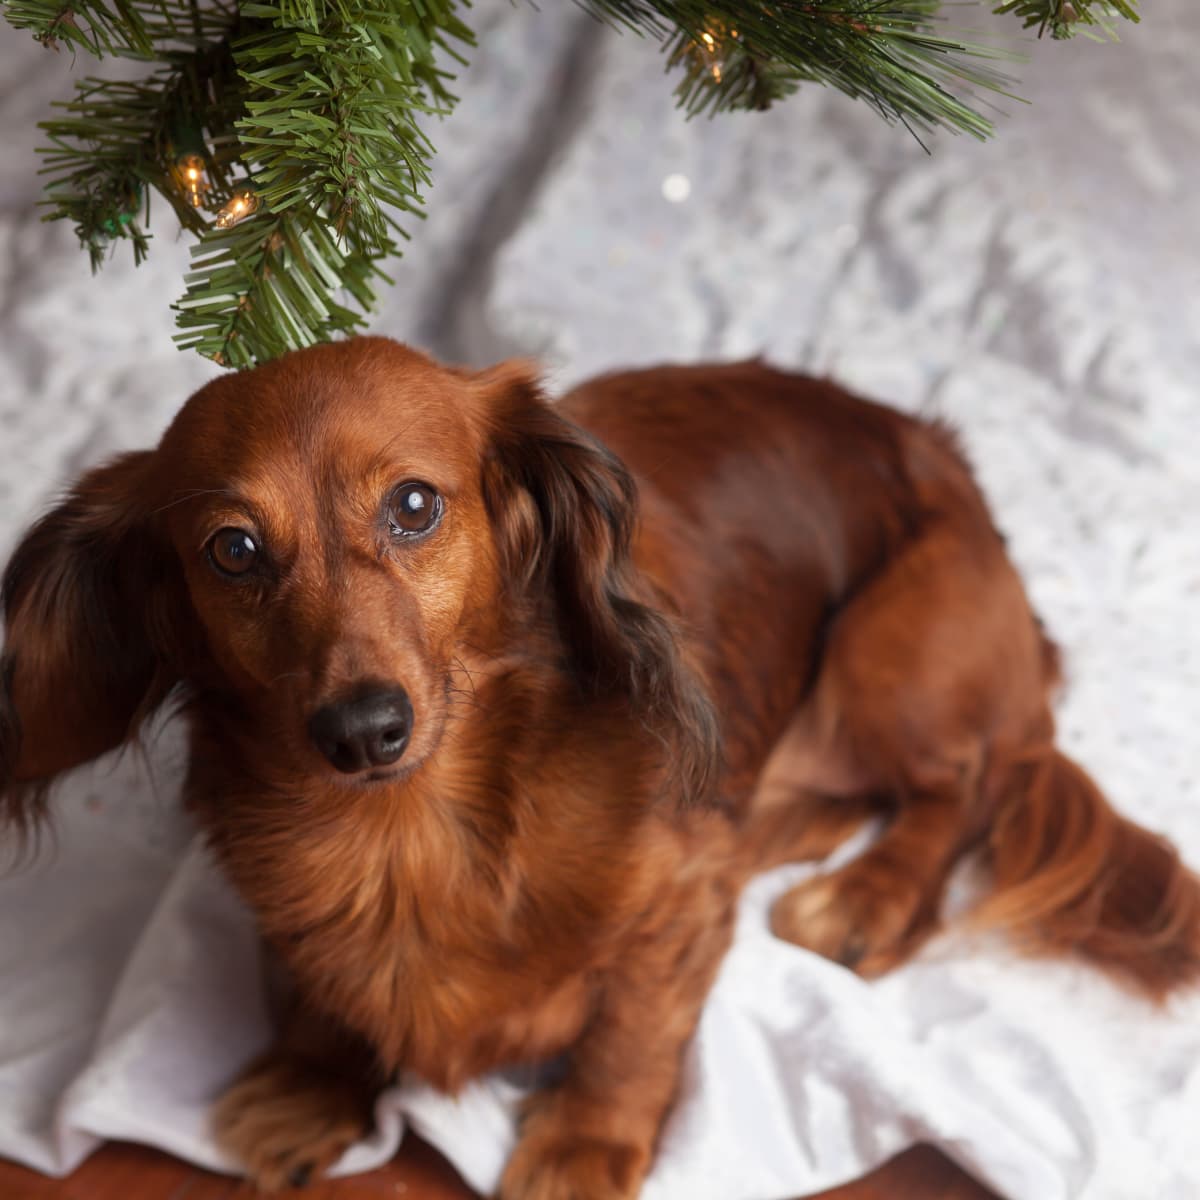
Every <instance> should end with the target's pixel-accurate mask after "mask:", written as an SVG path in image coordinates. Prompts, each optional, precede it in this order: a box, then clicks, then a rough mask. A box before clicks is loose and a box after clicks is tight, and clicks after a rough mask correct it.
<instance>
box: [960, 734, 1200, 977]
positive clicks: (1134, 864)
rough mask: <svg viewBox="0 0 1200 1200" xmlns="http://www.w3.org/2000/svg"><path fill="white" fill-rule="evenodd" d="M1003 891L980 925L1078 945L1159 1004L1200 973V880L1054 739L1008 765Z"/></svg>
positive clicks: (1000, 822)
mask: <svg viewBox="0 0 1200 1200" xmlns="http://www.w3.org/2000/svg"><path fill="white" fill-rule="evenodd" d="M997 792H998V807H997V810H996V818H995V821H994V822H993V825H992V828H991V831H990V834H989V839H988V840H989V851H990V859H991V866H992V873H993V881H994V894H993V895H991V896H990V897H989V898H988V899H986V900H985V901H984V902H983V903H982V905H981V906H980V907H979V908H978V909H977V910H976V912H975V913H974V915H973V917H972V919H971V923H972V924H974V925H975V926H976V927H979V926H986V927H994V928H1003V929H1005V930H1007V931H1009V932H1011V933H1013V934H1015V935H1016V937H1017V938H1018V940H1019V942H1020V943H1023V944H1024V945H1025V946H1026V947H1027V948H1029V949H1030V950H1033V951H1035V952H1047V953H1064V952H1074V953H1077V954H1079V955H1081V956H1083V957H1084V958H1086V959H1089V960H1090V961H1092V962H1093V963H1094V964H1095V965H1097V966H1098V967H1100V968H1101V969H1103V970H1105V971H1106V972H1108V973H1109V974H1110V975H1112V976H1113V977H1115V978H1117V979H1119V980H1122V981H1124V982H1126V983H1129V984H1133V985H1134V986H1135V987H1136V988H1137V989H1138V990H1140V991H1142V992H1144V993H1147V994H1149V995H1150V996H1151V997H1153V998H1155V999H1162V998H1163V997H1165V996H1166V994H1167V993H1168V992H1170V991H1171V990H1172V989H1174V988H1177V987H1180V986H1182V985H1184V984H1187V983H1190V982H1194V981H1196V980H1198V979H1200V879H1198V878H1197V877H1196V876H1195V875H1194V874H1193V873H1192V872H1191V871H1189V870H1188V869H1187V868H1186V867H1185V866H1184V865H1183V863H1182V862H1181V861H1180V859H1179V855H1178V854H1177V853H1176V851H1175V850H1174V848H1173V847H1172V846H1171V845H1170V844H1169V843H1168V842H1166V841H1165V840H1164V839H1162V838H1160V837H1156V836H1155V835H1154V834H1152V833H1150V832H1148V831H1147V830H1145V829H1142V828H1141V827H1140V826H1138V825H1135V824H1134V823H1133V822H1132V821H1129V820H1126V819H1125V818H1124V817H1122V816H1120V815H1119V814H1118V813H1116V812H1115V811H1114V810H1113V809H1112V807H1111V806H1110V805H1109V803H1108V801H1107V800H1106V799H1105V797H1104V796H1103V794H1102V793H1101V791H1100V789H1099V788H1098V787H1097V786H1096V784H1095V783H1094V782H1093V781H1092V779H1091V778H1090V776H1089V775H1088V774H1087V772H1086V771H1084V770H1083V768H1082V767H1080V766H1079V765H1078V764H1076V763H1074V762H1072V761H1071V759H1069V758H1067V757H1066V755H1064V754H1062V753H1060V752H1059V751H1058V750H1056V749H1055V748H1054V747H1053V746H1049V745H1047V746H1045V747H1042V748H1039V749H1037V750H1036V751H1030V752H1028V753H1026V754H1024V755H1022V756H1020V757H1019V758H1016V759H1014V760H1011V761H1010V762H1008V763H1006V764H1004V765H1003V766H1002V767H1000V768H999V770H998V774H997Z"/></svg>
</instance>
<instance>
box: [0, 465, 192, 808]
mask: <svg viewBox="0 0 1200 1200" xmlns="http://www.w3.org/2000/svg"><path fill="white" fill-rule="evenodd" d="M151 458H152V455H151V453H149V452H140V453H136V454H128V455H125V456H123V457H121V458H118V459H116V460H115V461H114V462H112V463H110V464H108V465H107V466H104V467H100V468H99V469H97V470H94V471H91V472H89V473H88V474H87V475H85V476H84V477H83V478H82V479H81V480H80V481H79V483H78V484H77V485H76V486H75V487H74V488H73V489H72V490H71V492H70V493H69V495H68V496H67V498H66V499H65V500H64V501H63V502H62V503H61V504H59V505H58V507H56V508H55V509H53V510H52V511H51V512H49V513H47V514H46V515H45V516H44V517H42V518H41V520H39V521H38V522H37V523H36V524H35V525H34V526H33V527H32V528H31V529H30V530H29V532H28V533H27V534H26V535H25V537H24V539H23V540H22V541H21V543H20V544H19V545H18V546H17V549H16V551H15V552H14V553H13V556H12V559H11V560H10V562H9V564H8V568H7V570H6V571H5V572H4V576H3V582H2V583H0V602H2V604H3V611H4V620H5V626H6V635H5V642H4V649H3V653H2V654H0V821H7V822H9V823H11V824H14V825H16V826H17V828H18V830H20V831H26V830H28V829H30V828H31V827H32V826H34V825H35V824H36V822H37V820H38V818H39V817H40V816H41V815H42V814H43V811H44V801H45V793H46V790H47V787H48V785H49V783H50V782H51V781H52V779H53V778H54V776H56V775H58V774H60V773H61V772H63V771H65V770H67V769H69V768H70V767H73V766H76V765H78V764H79V763H82V762H86V761H88V760H89V759H92V758H96V757H97V756H98V755H100V754H102V753H104V752H105V751H106V750H109V749H112V748H113V747H114V746H117V745H119V744H120V743H121V742H123V741H125V740H127V739H128V738H130V737H131V736H132V735H133V733H134V732H135V731H136V728H137V726H138V724H139V723H140V721H141V720H142V718H144V717H145V716H146V715H147V714H148V713H149V712H150V711H152V710H153V709H154V708H155V707H156V706H157V705H158V704H159V703H160V702H161V701H162V700H163V699H164V697H165V696H166V694H167V692H168V691H169V690H170V689H171V687H172V686H173V684H174V683H175V678H176V677H175V675H174V673H173V672H172V671H171V669H170V668H169V667H168V666H167V663H166V661H165V657H164V655H163V653H162V651H161V645H160V643H161V641H162V640H163V639H162V636H161V635H164V634H165V633H166V631H167V629H168V628H169V625H170V623H169V621H168V620H167V618H166V615H165V613H164V611H163V605H164V604H165V599H164V596H165V591H166V581H165V567H164V556H163V555H162V554H161V553H160V552H159V551H158V550H157V549H156V548H155V546H154V545H153V544H152V539H151V538H150V536H149V533H148V525H149V516H148V513H149V504H148V496H147V489H148V479H147V477H148V474H149V467H150V462H151Z"/></svg>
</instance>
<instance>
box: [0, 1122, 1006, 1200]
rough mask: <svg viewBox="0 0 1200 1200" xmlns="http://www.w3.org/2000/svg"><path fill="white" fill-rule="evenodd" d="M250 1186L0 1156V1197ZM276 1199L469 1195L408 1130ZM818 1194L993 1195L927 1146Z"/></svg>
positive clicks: (232, 1193) (159, 1195)
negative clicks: (376, 1163) (390, 1156)
mask: <svg viewBox="0 0 1200 1200" xmlns="http://www.w3.org/2000/svg"><path fill="white" fill-rule="evenodd" d="M255 1195H256V1193H255V1192H253V1191H252V1190H251V1189H250V1188H249V1187H248V1185H246V1184H245V1183H239V1182H238V1181H236V1180H233V1179H227V1178H225V1177H224V1176H221V1175H211V1174H209V1173H208V1172H207V1171H201V1170H198V1169H197V1168H195V1167H189V1166H187V1165H186V1164H184V1163H181V1162H179V1161H177V1160H176V1159H173V1158H169V1157H168V1156H167V1155H165V1154H160V1153H159V1152H158V1151H157V1150H147V1149H145V1148H144V1147H141V1146H129V1145H123V1144H115V1145H111V1146H106V1147H105V1148H104V1149H103V1150H101V1151H100V1152H99V1153H97V1154H94V1155H92V1157H91V1158H89V1159H88V1160H87V1162H85V1163H84V1164H83V1166H81V1167H80V1168H79V1170H78V1171H76V1172H75V1173H74V1174H73V1175H71V1176H69V1177H68V1178H67V1179H47V1178H45V1177H44V1176H42V1175H35V1174H34V1173H33V1172H32V1171H26V1170H25V1169H24V1168H22V1167H17V1166H14V1165H13V1164H11V1163H5V1162H0V1197H2V1198H3V1200H251V1197H253V1196H255ZM277 1195H278V1200H288V1198H290V1200H474V1193H473V1192H471V1191H470V1190H469V1189H468V1188H467V1187H466V1185H465V1184H464V1183H463V1182H462V1180H460V1179H459V1178H458V1176H457V1175H456V1174H455V1173H454V1171H453V1170H452V1169H451V1168H450V1167H449V1166H448V1165H447V1164H446V1162H445V1161H444V1160H443V1159H442V1158H440V1157H439V1156H438V1155H437V1154H436V1153H435V1152H434V1151H433V1150H431V1149H430V1148H429V1147H428V1146H426V1145H424V1144H422V1143H421V1142H419V1141H417V1140H416V1139H415V1138H412V1137H409V1138H406V1139H405V1143H404V1147H403V1149H402V1150H401V1152H400V1154H399V1155H398V1156H397V1158H396V1159H395V1160H394V1161H393V1162H392V1163H390V1164H389V1165H388V1166H386V1167H383V1168H381V1169H380V1170H378V1171H372V1172H371V1173H370V1174H368V1175H356V1176H354V1177H353V1178H351V1179H341V1180H338V1181H336V1182H332V1183H329V1182H317V1183H314V1184H312V1185H311V1186H309V1187H307V1188H305V1189H304V1190H303V1191H296V1192H282V1193H278V1194H277ZM821 1200H996V1197H994V1196H993V1194H992V1193H991V1192H989V1191H987V1189H986V1188H983V1187H980V1185H979V1184H977V1183H975V1182H974V1181H973V1180H972V1179H970V1178H969V1177H968V1176H966V1175H965V1174H963V1172H962V1171H960V1170H959V1169H958V1168H957V1167H955V1166H954V1165H953V1164H952V1163H951V1162H950V1161H949V1160H948V1159H946V1158H945V1157H943V1156H942V1155H941V1154H940V1153H939V1152H938V1151H936V1150H934V1149H933V1148H932V1147H930V1146H918V1147H915V1148H914V1149H912V1150H909V1151H906V1152H905V1153H904V1154H901V1155H900V1156H899V1157H898V1158H894V1159H892V1161H891V1162H890V1163H888V1164H887V1165H886V1166H884V1167H882V1168H880V1169H879V1170H878V1171H875V1172H873V1173H872V1174H871V1175H869V1176H868V1177H867V1178H865V1179H863V1180H861V1181H859V1182H858V1183H852V1184H848V1185H847V1186H845V1187H841V1188H835V1189H834V1190H833V1191H830V1192H822V1193H821Z"/></svg>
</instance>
